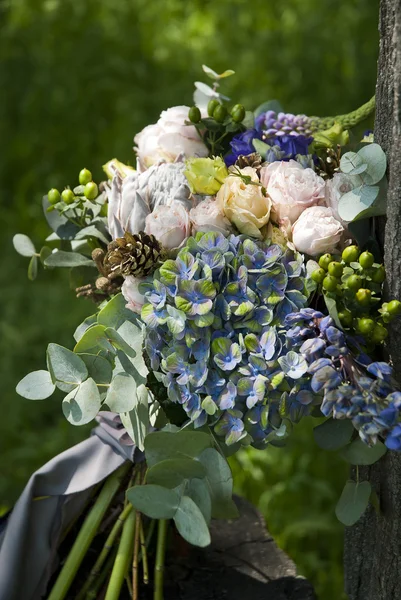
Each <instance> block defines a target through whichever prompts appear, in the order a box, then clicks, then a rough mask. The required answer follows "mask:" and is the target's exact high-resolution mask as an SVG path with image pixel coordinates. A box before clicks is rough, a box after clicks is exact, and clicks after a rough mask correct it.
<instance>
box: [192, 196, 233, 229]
mask: <svg viewBox="0 0 401 600" xmlns="http://www.w3.org/2000/svg"><path fill="white" fill-rule="evenodd" d="M189 218H190V219H191V223H192V232H193V233H196V232H197V231H203V232H208V231H218V232H220V233H222V234H223V235H228V234H229V233H230V232H231V230H232V228H231V225H230V221H229V220H228V219H227V218H226V217H225V216H224V214H223V213H222V212H221V211H220V209H219V207H218V204H217V202H216V200H215V199H214V198H207V199H206V200H202V202H199V204H198V205H197V206H195V208H192V209H191V210H190V211H189Z"/></svg>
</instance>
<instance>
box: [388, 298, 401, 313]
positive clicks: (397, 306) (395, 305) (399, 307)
mask: <svg viewBox="0 0 401 600" xmlns="http://www.w3.org/2000/svg"><path fill="white" fill-rule="evenodd" d="M387 312H389V313H390V315H391V316H392V317H397V316H398V315H399V314H400V313H401V302H399V301H398V300H391V301H390V302H389V303H388V304H387Z"/></svg>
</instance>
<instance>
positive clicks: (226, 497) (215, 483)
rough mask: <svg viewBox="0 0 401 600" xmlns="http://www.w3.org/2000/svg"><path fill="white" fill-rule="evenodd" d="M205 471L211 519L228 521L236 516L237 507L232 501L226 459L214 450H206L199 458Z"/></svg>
mask: <svg viewBox="0 0 401 600" xmlns="http://www.w3.org/2000/svg"><path fill="white" fill-rule="evenodd" d="M199 460H200V462H201V463H202V464H203V466H204V467H205V469H206V479H207V482H208V484H209V488H210V494H211V499H212V517H214V518H215V519H230V518H235V517H237V516H238V510H237V507H236V506H235V504H234V501H233V499H232V494H233V478H232V474H231V469H230V466H229V464H228V462H227V461H226V459H225V458H224V457H223V456H222V455H221V454H220V452H218V451H217V450H216V449H215V448H206V450H204V451H203V452H202V454H201V455H200V456H199Z"/></svg>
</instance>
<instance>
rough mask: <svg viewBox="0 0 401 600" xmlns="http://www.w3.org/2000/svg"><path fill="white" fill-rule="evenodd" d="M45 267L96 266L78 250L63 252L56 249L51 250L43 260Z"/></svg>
mask: <svg viewBox="0 0 401 600" xmlns="http://www.w3.org/2000/svg"><path fill="white" fill-rule="evenodd" d="M45 266H46V267H96V265H95V263H94V262H93V260H92V259H89V258H87V257H86V256H84V255H83V254H78V252H65V251H64V250H57V251H56V252H52V254H50V256H48V257H47V258H46V260H45Z"/></svg>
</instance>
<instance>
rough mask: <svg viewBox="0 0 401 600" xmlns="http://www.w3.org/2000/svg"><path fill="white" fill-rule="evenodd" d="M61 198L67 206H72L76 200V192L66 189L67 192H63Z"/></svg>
mask: <svg viewBox="0 0 401 600" xmlns="http://www.w3.org/2000/svg"><path fill="white" fill-rule="evenodd" d="M61 198H62V200H63V202H65V203H66V204H72V203H73V202H74V200H75V196H74V192H73V191H72V190H70V189H69V188H65V190H63V191H62V192H61Z"/></svg>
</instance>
